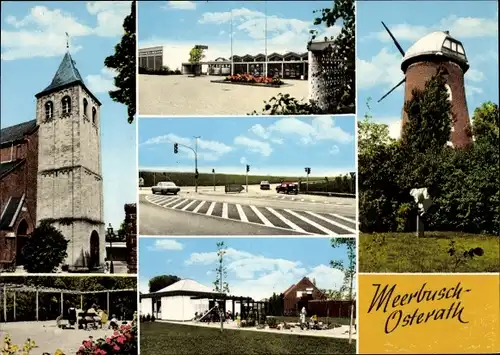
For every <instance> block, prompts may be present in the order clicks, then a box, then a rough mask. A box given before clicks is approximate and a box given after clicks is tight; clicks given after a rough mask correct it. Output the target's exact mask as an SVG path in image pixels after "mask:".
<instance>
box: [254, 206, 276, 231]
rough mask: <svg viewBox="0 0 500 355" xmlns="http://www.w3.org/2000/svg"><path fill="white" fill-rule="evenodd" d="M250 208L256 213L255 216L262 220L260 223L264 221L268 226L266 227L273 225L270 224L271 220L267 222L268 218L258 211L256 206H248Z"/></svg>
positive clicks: (272, 225)
mask: <svg viewBox="0 0 500 355" xmlns="http://www.w3.org/2000/svg"><path fill="white" fill-rule="evenodd" d="M250 208H251V209H252V211H253V212H254V213H255V214H256V215H257V217H259V218H260V220H261V221H262V223H264V225H265V226H268V227H274V224H272V223H271V222H269V220H268V219H267V218H266V216H264V215H263V214H262V212H260V211H259V210H258V209H257V207H255V206H250Z"/></svg>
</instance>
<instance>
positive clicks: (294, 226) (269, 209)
mask: <svg viewBox="0 0 500 355" xmlns="http://www.w3.org/2000/svg"><path fill="white" fill-rule="evenodd" d="M266 209H267V210H268V211H269V212H271V213H272V214H273V215H275V216H276V217H277V218H279V220H280V221H281V222H283V223H285V224H286V225H287V226H288V227H290V228H292V229H293V230H295V231H297V232H299V233H306V234H308V233H307V232H306V231H305V230H303V229H302V228H300V227H299V226H298V225H296V224H295V223H293V222H292V221H289V220H288V219H286V218H285V217H283V216H282V215H281V214H279V213H278V212H277V211H275V210H274V209H272V208H271V207H266Z"/></svg>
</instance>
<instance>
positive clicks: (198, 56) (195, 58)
mask: <svg viewBox="0 0 500 355" xmlns="http://www.w3.org/2000/svg"><path fill="white" fill-rule="evenodd" d="M203 58H205V54H204V50H203V49H201V48H198V47H193V48H191V50H190V51H189V63H191V64H193V65H194V67H195V75H197V74H199V73H200V71H201V68H200V62H201V61H202V59H203Z"/></svg>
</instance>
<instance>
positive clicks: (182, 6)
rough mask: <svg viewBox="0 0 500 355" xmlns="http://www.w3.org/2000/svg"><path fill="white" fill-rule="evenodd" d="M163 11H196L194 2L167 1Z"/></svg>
mask: <svg viewBox="0 0 500 355" xmlns="http://www.w3.org/2000/svg"><path fill="white" fill-rule="evenodd" d="M163 8H164V9H165V10H196V2H194V1H167V4H166V5H165V6H163Z"/></svg>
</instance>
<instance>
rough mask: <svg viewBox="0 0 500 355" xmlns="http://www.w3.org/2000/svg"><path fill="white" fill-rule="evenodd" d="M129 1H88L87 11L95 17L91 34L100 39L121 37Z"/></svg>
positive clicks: (127, 13) (129, 5) (128, 10)
mask: <svg viewBox="0 0 500 355" xmlns="http://www.w3.org/2000/svg"><path fill="white" fill-rule="evenodd" d="M131 3H132V2H131V1H90V2H88V3H87V11H88V12H89V13H90V14H91V15H95V16H96V17H97V27H96V28H94V29H93V33H94V34H96V35H97V36H101V37H115V36H121V35H123V20H124V19H125V17H127V15H129V14H130V9H131Z"/></svg>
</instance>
